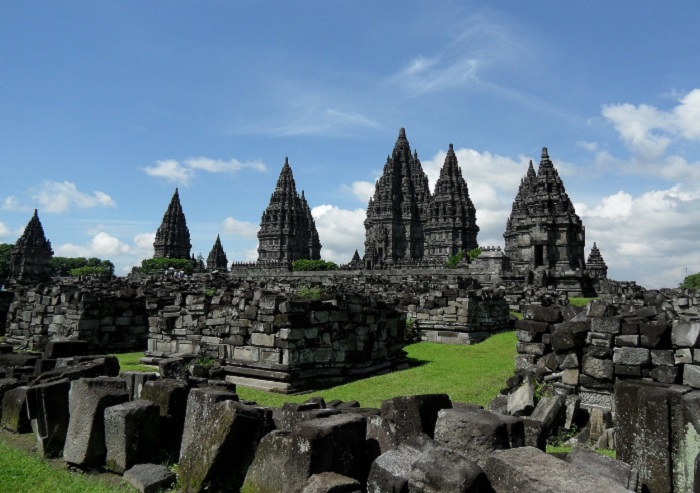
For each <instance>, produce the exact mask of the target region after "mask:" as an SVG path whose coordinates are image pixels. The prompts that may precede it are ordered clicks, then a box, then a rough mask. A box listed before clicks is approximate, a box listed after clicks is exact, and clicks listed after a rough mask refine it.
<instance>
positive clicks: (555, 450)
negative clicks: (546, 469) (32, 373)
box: [547, 445, 617, 459]
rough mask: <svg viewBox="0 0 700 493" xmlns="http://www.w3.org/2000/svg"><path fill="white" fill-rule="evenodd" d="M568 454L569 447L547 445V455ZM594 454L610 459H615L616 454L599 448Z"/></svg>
mask: <svg viewBox="0 0 700 493" xmlns="http://www.w3.org/2000/svg"><path fill="white" fill-rule="evenodd" d="M569 452H571V447H555V446H553V445H547V453H548V454H568V453H569ZM596 452H597V453H599V454H601V455H607V456H608V457H610V458H611V459H617V452H616V451H615V450H610V449H607V448H599V449H596Z"/></svg>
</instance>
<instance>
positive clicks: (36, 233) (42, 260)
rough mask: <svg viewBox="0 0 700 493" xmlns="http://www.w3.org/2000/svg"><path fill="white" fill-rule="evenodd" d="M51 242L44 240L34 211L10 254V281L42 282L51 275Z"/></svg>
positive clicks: (36, 213)
mask: <svg viewBox="0 0 700 493" xmlns="http://www.w3.org/2000/svg"><path fill="white" fill-rule="evenodd" d="M51 258H53V250H52V248H51V242H50V241H49V240H48V239H46V235H45V234H44V227H43V226H42V225H41V221H40V220H39V213H38V211H37V210H36V209H34V214H33V215H32V217H31V219H30V220H29V223H27V227H26V228H24V233H22V236H20V237H19V239H18V240H17V243H15V246H14V247H13V248H12V252H11V253H10V276H9V277H10V279H16V280H18V281H36V280H43V279H46V278H48V277H50V275H51Z"/></svg>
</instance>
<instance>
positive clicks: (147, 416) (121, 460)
mask: <svg viewBox="0 0 700 493" xmlns="http://www.w3.org/2000/svg"><path fill="white" fill-rule="evenodd" d="M104 420H105V446H106V448H107V456H106V466H107V469H109V470H111V471H114V472H116V473H119V474H121V473H123V472H124V471H126V470H127V469H129V468H131V466H133V465H134V464H141V463H146V462H149V461H151V460H153V459H154V458H155V457H156V454H157V453H158V450H159V449H160V440H159V438H160V436H159V435H160V408H159V407H158V405H157V404H155V403H153V402H150V401H144V400H135V401H130V402H126V403H124V404H118V405H116V406H112V407H108V408H107V409H105V416H104Z"/></svg>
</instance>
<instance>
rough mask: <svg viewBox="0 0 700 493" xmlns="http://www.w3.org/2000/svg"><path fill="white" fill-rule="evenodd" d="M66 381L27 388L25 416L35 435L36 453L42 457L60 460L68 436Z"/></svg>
mask: <svg viewBox="0 0 700 493" xmlns="http://www.w3.org/2000/svg"><path fill="white" fill-rule="evenodd" d="M69 391H70V381H69V380H68V379H64V380H59V381H57V382H51V383H44V384H39V385H35V386H33V387H30V388H29V389H27V413H28V416H29V419H30V421H31V426H32V430H33V431H34V435H35V436H36V443H37V450H38V452H39V454H40V455H41V456H43V457H46V458H55V457H60V456H61V455H62V454H63V447H64V445H65V443H66V435H67V433H68V421H69V415H68V408H69V407H68V393H69Z"/></svg>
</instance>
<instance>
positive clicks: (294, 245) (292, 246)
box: [258, 158, 321, 263]
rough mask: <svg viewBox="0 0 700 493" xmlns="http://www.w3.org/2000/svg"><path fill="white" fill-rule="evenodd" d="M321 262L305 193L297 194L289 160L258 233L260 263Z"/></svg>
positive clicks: (316, 235) (319, 249) (318, 243)
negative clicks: (306, 260) (305, 260)
mask: <svg viewBox="0 0 700 493" xmlns="http://www.w3.org/2000/svg"><path fill="white" fill-rule="evenodd" d="M301 259H308V260H320V259H321V242H320V241H319V237H318V232H317V231H316V223H315V221H314V218H313V216H312V215H311V209H310V207H309V204H308V203H307V202H306V198H305V197H304V192H303V191H302V195H301V197H300V196H299V194H298V193H297V189H296V183H295V182H294V175H293V174H292V168H291V166H289V160H288V158H285V159H284V166H283V167H282V171H281V172H280V176H279V179H278V180H277V186H276V187H275V191H274V192H273V193H272V196H271V197H270V205H268V207H267V209H265V212H263V215H262V219H261V221H260V230H258V262H263V263H264V262H293V261H295V260H301Z"/></svg>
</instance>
